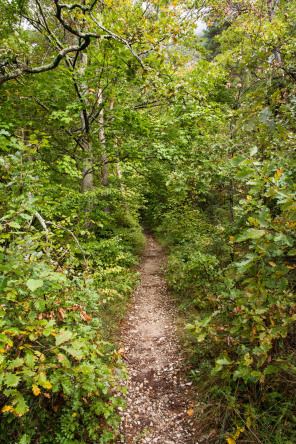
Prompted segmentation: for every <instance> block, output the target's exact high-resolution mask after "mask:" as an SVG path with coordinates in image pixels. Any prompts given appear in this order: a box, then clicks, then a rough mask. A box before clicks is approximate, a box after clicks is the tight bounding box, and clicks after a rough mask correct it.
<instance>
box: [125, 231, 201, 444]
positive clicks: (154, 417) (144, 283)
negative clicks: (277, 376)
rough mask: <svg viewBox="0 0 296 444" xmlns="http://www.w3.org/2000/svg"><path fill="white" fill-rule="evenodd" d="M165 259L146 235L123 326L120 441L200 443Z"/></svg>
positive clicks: (175, 443) (192, 392) (159, 443)
mask: <svg viewBox="0 0 296 444" xmlns="http://www.w3.org/2000/svg"><path fill="white" fill-rule="evenodd" d="M164 261H165V256H164V254H163V251H162V248H161V247H160V245H159V244H158V243H157V242H156V241H155V239H154V238H153V237H152V236H147V244H146V249H145V251H144V254H143V258H142V262H141V266H140V272H141V277H142V280H141V283H140V285H139V286H138V287H137V289H136V291H135V293H134V299H133V307H132V308H131V311H130V313H129V315H128V316H127V320H126V324H125V325H124V327H123V330H122V344H123V347H124V349H125V351H124V357H125V358H126V359H127V362H128V365H127V367H128V371H129V375H130V379H129V380H128V381H127V382H126V386H127V387H128V392H127V395H126V409H125V410H122V411H121V412H120V415H121V418H122V422H121V426H120V436H121V438H119V440H118V443H119V442H123V443H126V444H129V443H148V442H150V443H158V444H195V443H197V440H196V439H194V435H195V434H196V426H195V423H196V421H197V418H196V415H195V414H194V410H193V406H194V399H195V394H194V390H193V388H192V387H191V383H190V382H188V381H186V380H184V378H183V377H182V373H181V367H182V364H184V361H183V358H182V356H181V351H180V344H179V343H178V340H177V337H176V324H175V318H176V308H174V306H173V303H172V300H171V298H170V295H169V292H168V289H167V284H166V281H165V278H164V276H163V270H162V266H163V264H164Z"/></svg>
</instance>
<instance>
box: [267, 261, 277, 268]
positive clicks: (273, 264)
mask: <svg viewBox="0 0 296 444" xmlns="http://www.w3.org/2000/svg"><path fill="white" fill-rule="evenodd" d="M268 263H269V265H271V266H272V267H276V264H275V263H274V262H268Z"/></svg>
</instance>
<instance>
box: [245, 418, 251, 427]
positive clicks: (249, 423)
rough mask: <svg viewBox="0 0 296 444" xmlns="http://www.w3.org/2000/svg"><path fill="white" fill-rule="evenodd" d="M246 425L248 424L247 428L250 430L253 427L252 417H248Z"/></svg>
mask: <svg viewBox="0 0 296 444" xmlns="http://www.w3.org/2000/svg"><path fill="white" fill-rule="evenodd" d="M246 424H247V427H248V428H250V427H251V424H252V421H251V417H250V416H248V417H247V422H246Z"/></svg>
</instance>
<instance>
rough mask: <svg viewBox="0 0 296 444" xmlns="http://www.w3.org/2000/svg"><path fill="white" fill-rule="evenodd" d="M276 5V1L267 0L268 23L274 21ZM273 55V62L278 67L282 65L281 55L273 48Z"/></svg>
mask: <svg viewBox="0 0 296 444" xmlns="http://www.w3.org/2000/svg"><path fill="white" fill-rule="evenodd" d="M277 3H278V2H277V0H275V1H272V0H267V11H268V18H269V21H270V23H271V22H272V21H273V19H274V15H275V13H274V9H275V7H276V6H277ZM273 54H274V58H275V61H276V62H277V63H278V64H279V65H281V64H282V58H281V54H280V52H279V50H278V48H276V47H275V48H273Z"/></svg>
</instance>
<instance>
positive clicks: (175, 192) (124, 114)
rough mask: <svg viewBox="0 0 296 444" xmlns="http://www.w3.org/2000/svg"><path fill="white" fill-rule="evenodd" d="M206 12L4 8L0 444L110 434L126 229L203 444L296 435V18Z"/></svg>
mask: <svg viewBox="0 0 296 444" xmlns="http://www.w3.org/2000/svg"><path fill="white" fill-rule="evenodd" d="M202 6H203V5H202V4H201V5H198V4H197V2H187V3H186V4H184V2H174V1H172V2H170V1H165V0H163V1H156V0H155V1H148V2H138V1H136V2H134V1H113V0H108V1H107V0H106V1H105V2H102V1H87V0H86V1H78V2H76V3H73V4H70V3H69V4H62V3H61V2H60V1H58V0H55V1H54V2H49V1H47V0H43V1H39V0H32V1H20V0H14V1H11V2H8V3H7V2H6V1H4V0H3V1H1V0H0V11H1V13H2V15H3V23H2V24H1V28H0V40H1V52H0V83H2V86H1V97H0V100H1V101H0V109H1V121H0V150H1V151H0V182H1V183H0V188H1V207H0V216H1V221H0V223H1V226H0V228H1V231H0V239H1V241H0V242H1V244H0V257H1V264H0V268H1V269H0V289H1V314H0V322H1V327H2V328H1V330H2V333H1V335H0V342H1V344H0V351H1V372H0V380H1V394H0V403H1V405H0V407H1V411H2V417H1V423H0V434H1V437H2V440H3V442H4V443H7V444H8V443H12V442H13V443H19V444H25V443H30V442H31V443H37V442H38V443H53V442H56V443H65V444H66V443H67V444H70V443H73V444H74V443H86V442H88V443H95V442H102V443H103V442H110V441H112V439H114V434H115V433H116V426H117V424H118V420H119V418H118V415H117V408H118V407H121V406H123V400H122V399H121V393H122V391H123V392H124V391H125V389H124V387H121V385H122V384H121V380H122V378H123V377H124V376H125V369H124V366H123V364H122V362H121V358H120V353H119V352H118V351H117V347H116V346H115V345H114V334H115V333H116V326H117V325H118V323H119V322H120V320H121V319H122V317H123V315H124V310H125V308H126V306H127V302H128V297H129V295H130V294H131V292H132V289H133V287H134V285H135V284H136V282H137V279H138V278H137V274H136V272H135V268H134V267H135V265H136V263H137V256H138V255H139V254H140V253H141V251H142V249H143V247H144V243H145V239H144V236H143V234H142V231H141V227H140V224H139V221H140V218H142V221H143V223H144V224H145V225H148V226H149V227H150V228H151V229H153V230H154V231H155V233H156V234H157V235H158V237H159V238H160V240H161V241H162V242H163V244H164V245H165V246H166V247H167V250H168V254H169V258H168V267H167V278H168V282H169V284H170V285H171V287H172V289H173V291H174V293H175V294H176V299H177V300H178V301H179V304H180V309H181V312H182V316H184V318H186V323H187V332H188V335H187V336H186V337H185V339H184V347H185V348H186V350H187V353H189V356H190V362H191V365H192V372H191V377H192V379H193V381H194V382H195V383H196V384H198V386H199V387H200V399H199V400H198V401H199V407H198V408H199V409H202V412H200V413H199V414H200V416H201V424H200V427H201V431H202V433H206V432H209V433H210V432H211V433H210V435H211V436H210V438H209V439H210V440H211V439H212V441H213V442H225V441H226V442H228V444H235V443H236V442H240V441H243V442H250V443H253V442H254V443H255V442H271V443H293V442H295V439H296V435H295V422H296V415H295V401H296V396H295V389H294V386H295V382H296V379H295V376H296V363H295V356H296V350H295V348H296V336H295V320H296V301H295V269H296V264H295V253H296V247H295V237H296V236H295V226H296V220H295V219H296V217H295V214H296V211H295V206H296V202H295V175H296V164H295V163H296V156H295V143H296V133H295V121H296V106H295V98H294V96H295V89H296V85H295V78H296V77H295V66H294V59H295V51H296V49H295V48H296V46H295V26H294V25H295V17H296V8H295V5H294V4H293V2H282V1H280V0H279V1H272V0H265V1H261V0H255V1H252V2H249V1H244V2H231V1H230V2H229V1H224V0H217V1H215V0H211V1H209V2H208V5H207V6H208V8H207V9H206V10H204V9H203V8H202ZM198 7H201V9H200V10H198V9H197V8H198ZM197 15H199V16H202V17H203V20H204V21H206V22H207V23H208V29H207V31H206V33H205V35H204V38H203V39H197V38H196V36H195V34H194V27H195V26H196V25H195V20H196V16H197ZM200 403H201V404H200Z"/></svg>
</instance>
